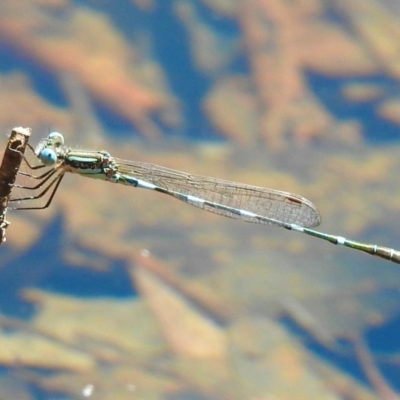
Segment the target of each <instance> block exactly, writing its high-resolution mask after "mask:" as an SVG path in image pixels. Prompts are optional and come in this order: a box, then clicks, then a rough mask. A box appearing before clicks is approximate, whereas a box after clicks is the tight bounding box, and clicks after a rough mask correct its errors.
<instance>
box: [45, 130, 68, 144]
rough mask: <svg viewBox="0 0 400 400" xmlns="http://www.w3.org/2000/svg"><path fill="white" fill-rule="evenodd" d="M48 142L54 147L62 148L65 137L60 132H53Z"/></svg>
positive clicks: (48, 137)
mask: <svg viewBox="0 0 400 400" xmlns="http://www.w3.org/2000/svg"><path fill="white" fill-rule="evenodd" d="M47 142H48V143H51V144H52V145H53V146H62V145H63V144H64V136H63V135H62V134H61V133H60V132H51V133H50V134H49V136H47Z"/></svg>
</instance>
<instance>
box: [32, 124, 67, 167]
mask: <svg viewBox="0 0 400 400" xmlns="http://www.w3.org/2000/svg"><path fill="white" fill-rule="evenodd" d="M63 145H64V136H63V135H62V134H61V133H59V132H52V133H50V134H49V135H48V136H47V138H46V139H43V140H41V141H40V142H39V144H38V145H37V146H36V148H35V154H36V156H37V157H38V158H39V159H40V161H41V162H42V163H43V164H44V165H49V166H50V165H54V164H55V163H56V162H57V159H58V156H57V154H58V151H59V150H61V147H62V146H63Z"/></svg>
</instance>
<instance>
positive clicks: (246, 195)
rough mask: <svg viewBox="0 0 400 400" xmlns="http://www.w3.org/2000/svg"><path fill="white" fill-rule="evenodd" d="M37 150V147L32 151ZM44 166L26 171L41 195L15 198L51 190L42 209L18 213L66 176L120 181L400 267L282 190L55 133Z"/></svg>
mask: <svg viewBox="0 0 400 400" xmlns="http://www.w3.org/2000/svg"><path fill="white" fill-rule="evenodd" d="M32 150H33V149H32ZM33 151H34V153H35V155H36V156H37V157H38V159H39V160H40V164H39V165H36V166H32V165H30V164H29V162H28V161H27V160H26V162H27V165H28V167H29V168H30V169H31V170H32V171H35V170H40V169H42V168H46V167H48V168H49V169H48V170H46V172H44V173H43V174H41V175H34V172H32V173H26V172H20V173H21V174H22V175H28V176H29V177H31V178H33V179H35V180H37V181H38V184H37V185H34V186H32V187H27V186H19V187H21V188H24V189H28V190H39V189H40V190H41V192H40V193H38V194H37V195H32V196H28V197H22V198H16V199H12V200H11V201H12V202H16V203H18V202H22V201H29V200H34V199H39V198H41V197H43V196H45V195H46V193H49V192H50V195H49V198H48V201H47V202H46V204H45V205H44V206H42V207H33V206H32V207H25V206H16V207H15V208H14V209H19V210H32V209H43V208H47V207H48V206H49V205H50V203H51V201H52V200H53V197H54V195H55V193H56V191H57V189H58V187H59V185H60V183H61V180H62V178H63V176H64V174H65V173H66V172H71V173H76V174H79V175H82V176H85V177H89V178H96V179H101V180H104V181H109V182H113V183H120V184H123V185H127V186H132V187H135V188H142V189H148V190H153V191H155V192H159V193H164V194H167V195H169V196H172V197H174V198H176V199H178V200H181V201H184V202H185V203H188V204H191V205H193V206H196V207H200V208H203V209H204V210H207V211H210V212H213V213H216V214H220V215H223V216H225V217H230V218H236V219H240V220H243V221H246V222H254V223H260V224H267V225H275V226H280V227H282V228H285V229H288V230H292V231H297V232H301V233H305V234H307V235H310V236H314V237H316V238H319V239H322V240H325V241H328V242H330V243H333V244H336V245H342V246H346V247H349V248H351V249H355V250H360V251H363V252H366V253H368V254H371V255H375V256H378V257H381V258H384V259H386V260H389V261H393V262H395V263H399V264H400V251H398V250H394V249H390V248H387V247H382V246H378V245H374V244H365V243H360V242H356V241H353V240H348V239H346V238H344V237H342V236H336V235H330V234H327V233H323V232H319V231H316V230H313V229H310V228H312V227H314V226H317V225H319V224H320V222H321V217H320V214H319V213H318V211H317V209H316V207H315V206H314V204H313V203H311V202H310V201H309V200H307V199H306V198H304V197H302V196H299V195H297V194H293V193H288V192H282V191H280V190H274V189H268V188H262V187H257V186H251V185H245V184H241V183H236V182H231V181H226V180H222V179H217V178H211V177H206V176H200V175H191V174H187V173H185V172H180V171H177V170H173V169H169V168H165V167H161V166H158V165H154V164H148V163H143V162H138V161H127V160H121V159H119V158H115V157H112V156H111V155H110V154H109V153H108V152H106V151H95V150H79V149H72V148H70V147H68V146H66V145H65V144H64V137H63V135H62V134H61V133H58V132H53V133H50V134H49V135H48V136H47V138H45V139H43V140H41V141H40V142H39V144H38V145H37V146H36V148H35V149H34V150H33Z"/></svg>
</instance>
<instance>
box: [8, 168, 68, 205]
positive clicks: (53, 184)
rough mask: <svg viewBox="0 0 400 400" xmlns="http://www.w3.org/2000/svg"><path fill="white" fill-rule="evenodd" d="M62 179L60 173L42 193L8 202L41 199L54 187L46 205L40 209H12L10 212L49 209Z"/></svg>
mask: <svg viewBox="0 0 400 400" xmlns="http://www.w3.org/2000/svg"><path fill="white" fill-rule="evenodd" d="M63 177H64V173H63V172H62V173H60V175H59V176H57V177H56V178H55V179H53V180H52V181H51V182H50V183H49V185H48V186H47V187H46V188H45V189H44V190H43V191H42V192H40V193H39V194H38V195H36V196H30V197H23V198H19V199H11V200H10V202H17V201H27V200H37V199H40V198H41V197H43V196H44V195H45V194H46V193H47V192H48V191H49V190H50V188H51V187H53V186H54V189H53V191H52V193H51V195H50V197H49V199H48V200H47V203H46V204H45V205H44V206H42V207H14V208H11V209H12V210H43V209H45V208H47V207H49V205H50V204H51V202H52V200H53V197H54V195H55V193H56V191H57V189H58V186H59V185H60V183H61V180H62V178H63Z"/></svg>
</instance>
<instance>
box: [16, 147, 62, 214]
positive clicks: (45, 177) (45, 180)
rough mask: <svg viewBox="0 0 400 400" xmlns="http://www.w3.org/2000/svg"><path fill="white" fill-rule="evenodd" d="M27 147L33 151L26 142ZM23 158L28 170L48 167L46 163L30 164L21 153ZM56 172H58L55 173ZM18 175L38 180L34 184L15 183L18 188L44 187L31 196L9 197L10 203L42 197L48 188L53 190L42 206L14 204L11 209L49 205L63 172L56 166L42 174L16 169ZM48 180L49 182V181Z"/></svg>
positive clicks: (45, 206)
mask: <svg viewBox="0 0 400 400" xmlns="http://www.w3.org/2000/svg"><path fill="white" fill-rule="evenodd" d="M28 147H29V149H30V150H31V151H32V153H34V149H33V148H32V146H30V145H29V144H28ZM22 157H23V160H24V162H25V165H26V166H27V167H28V169H29V170H31V171H35V170H38V169H41V168H45V167H48V166H47V165H44V164H39V165H32V164H31V163H30V162H29V161H28V159H27V157H26V156H25V155H24V154H22ZM57 173H58V174H57ZM18 174H19V175H22V176H25V177H28V178H29V179H35V180H36V181H37V180H39V181H40V182H39V183H38V184H37V185H35V186H29V185H21V184H18V183H17V184H15V185H14V187H16V188H18V189H24V190H37V189H41V188H43V187H44V189H43V190H42V191H41V192H39V193H37V194H34V195H32V196H23V197H18V198H11V199H10V201H9V202H10V203H11V202H12V203H18V202H19V203H21V202H25V201H29V200H37V199H40V198H42V197H43V196H45V195H46V194H47V193H48V192H49V190H50V189H51V188H53V191H52V192H51V194H50V197H49V199H48V200H47V202H46V204H44V205H43V206H30V207H24V206H16V207H11V209H12V210H41V209H45V208H47V207H49V205H50V204H51V202H52V200H53V198H54V195H55V192H56V191H57V189H58V186H59V184H60V182H61V180H62V178H63V176H64V173H63V172H62V171H61V172H60V170H59V168H57V167H54V168H50V169H49V170H48V171H46V172H45V173H43V174H42V175H38V176H37V175H34V174H33V173H31V172H25V171H18ZM54 175H56V177H55V178H54V179H52V180H51V178H52V177H54ZM49 180H50V182H49Z"/></svg>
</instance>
